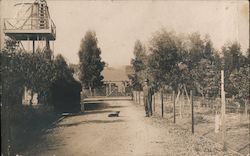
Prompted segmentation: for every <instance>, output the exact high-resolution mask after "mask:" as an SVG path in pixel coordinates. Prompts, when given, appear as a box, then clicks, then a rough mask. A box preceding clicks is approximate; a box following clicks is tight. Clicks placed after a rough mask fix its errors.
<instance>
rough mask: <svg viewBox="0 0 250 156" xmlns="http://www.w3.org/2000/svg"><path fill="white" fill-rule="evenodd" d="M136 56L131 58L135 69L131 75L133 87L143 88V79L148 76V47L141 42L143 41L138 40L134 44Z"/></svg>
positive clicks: (136, 88)
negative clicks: (146, 70) (146, 71)
mask: <svg viewBox="0 0 250 156" xmlns="http://www.w3.org/2000/svg"><path fill="white" fill-rule="evenodd" d="M134 56H135V58H134V59H132V60H131V64H132V66H133V69H134V71H135V73H134V74H131V75H129V79H131V81H132V86H133V89H135V90H142V85H141V83H142V81H143V79H145V78H146V73H145V69H146V68H147V66H146V59H147V56H146V48H145V46H144V45H143V44H142V43H141V41H139V40H137V41H136V42H135V46H134Z"/></svg>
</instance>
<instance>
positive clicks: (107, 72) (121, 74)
mask: <svg viewBox="0 0 250 156" xmlns="http://www.w3.org/2000/svg"><path fill="white" fill-rule="evenodd" d="M102 76H103V77H104V79H103V80H104V81H128V80H129V79H128V76H127V73H126V71H125V68H112V67H105V68H104V70H103V71H102Z"/></svg>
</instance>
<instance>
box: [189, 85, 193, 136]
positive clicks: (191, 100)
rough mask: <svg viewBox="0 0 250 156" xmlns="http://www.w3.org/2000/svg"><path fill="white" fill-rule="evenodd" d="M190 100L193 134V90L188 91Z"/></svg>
mask: <svg viewBox="0 0 250 156" xmlns="http://www.w3.org/2000/svg"><path fill="white" fill-rule="evenodd" d="M190 102H191V117H192V133H193V134H194V102H193V92H192V90H191V91H190Z"/></svg>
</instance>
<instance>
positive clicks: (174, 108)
mask: <svg viewBox="0 0 250 156" xmlns="http://www.w3.org/2000/svg"><path fill="white" fill-rule="evenodd" d="M173 104H174V106H173V109H174V110H173V113H174V123H175V91H173Z"/></svg>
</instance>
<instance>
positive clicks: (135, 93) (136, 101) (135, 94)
mask: <svg viewBox="0 0 250 156" xmlns="http://www.w3.org/2000/svg"><path fill="white" fill-rule="evenodd" d="M135 103H136V104H137V91H135Z"/></svg>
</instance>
